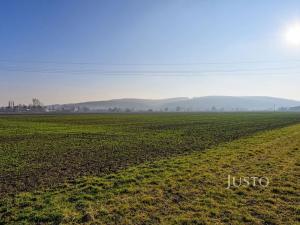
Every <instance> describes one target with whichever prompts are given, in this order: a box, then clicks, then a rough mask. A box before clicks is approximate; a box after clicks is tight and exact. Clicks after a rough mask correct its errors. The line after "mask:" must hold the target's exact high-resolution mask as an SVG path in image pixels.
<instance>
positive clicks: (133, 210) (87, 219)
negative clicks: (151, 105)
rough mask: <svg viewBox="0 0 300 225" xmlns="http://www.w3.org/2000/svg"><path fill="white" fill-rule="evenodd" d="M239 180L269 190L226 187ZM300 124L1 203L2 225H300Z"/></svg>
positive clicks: (85, 178)
mask: <svg viewBox="0 0 300 225" xmlns="http://www.w3.org/2000/svg"><path fill="white" fill-rule="evenodd" d="M228 175H232V176H235V177H240V176H247V177H251V176H256V177H268V178H269V180H270V183H269V186H268V187H262V186H253V185H250V186H242V187H239V188H231V189H226V187H227V177H228ZM299 176H300V125H294V126H290V127H287V128H282V129H278V130H273V131H267V132H264V133H260V134H257V135H255V136H253V137H248V138H242V139H239V140H236V141H233V142H231V143H228V144H223V145H221V146H219V147H216V148H212V149H210V150H207V151H205V152H198V153H191V154H189V155H185V156H177V157H173V158H170V159H165V160H160V161H157V162H153V163H146V164H142V165H140V166H135V167H129V168H127V169H125V170H122V171H120V172H118V173H113V174H110V175H107V176H104V177H84V178H81V179H78V180H76V181H74V182H71V183H66V184H64V185H61V186H60V187H58V188H55V189H49V190H44V191H40V192H31V193H21V194H18V195H16V196H15V197H7V198H6V199H3V200H2V203H1V207H0V214H1V217H0V218H1V222H2V224H10V223H11V224H41V223H45V224H59V223H63V224H77V223H87V224H158V223H162V224H291V225H292V224H293V225H294V224H299V222H300V216H299V215H300V207H299V205H300V204H299V203H300V193H299V190H300V182H299Z"/></svg>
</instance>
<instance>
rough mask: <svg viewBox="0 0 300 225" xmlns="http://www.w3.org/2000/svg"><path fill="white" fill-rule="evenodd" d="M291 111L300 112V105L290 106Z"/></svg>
mask: <svg viewBox="0 0 300 225" xmlns="http://www.w3.org/2000/svg"><path fill="white" fill-rule="evenodd" d="M289 111H294V112H300V106H296V107H290V108H289Z"/></svg>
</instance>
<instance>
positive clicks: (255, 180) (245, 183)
mask: <svg viewBox="0 0 300 225" xmlns="http://www.w3.org/2000/svg"><path fill="white" fill-rule="evenodd" d="M227 182H228V183H227V187H226V189H230V188H231V187H235V188H239V187H249V186H253V187H256V186H261V187H268V185H269V183H270V182H269V179H268V178H267V177H239V178H236V177H234V176H231V175H228V179H227Z"/></svg>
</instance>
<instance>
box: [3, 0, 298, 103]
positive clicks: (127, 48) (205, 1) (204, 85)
mask: <svg viewBox="0 0 300 225" xmlns="http://www.w3.org/2000/svg"><path fill="white" fill-rule="evenodd" d="M298 24H300V1H299V0H295V1H283V0H278V1H276V0H248V1H246V0H244V1H243V0H222V1H220V0H215V1H214V0H182V1H179V0H178V1H177V0H106V1H104V0H103V1H102V0H94V1H93V0H81V1H79V0H48V1H47V0H27V1H23V0H19V1H14V0H1V1H0V105H4V104H5V105H6V104H7V101H8V100H10V99H14V100H15V102H16V103H29V102H30V100H31V98H32V97H38V98H40V100H41V101H42V102H44V103H46V104H51V103H67V102H80V101H89V100H102V99H110V98H128V97H135V98H166V97H178V96H187V97H194V96H204V95H264V96H277V97H285V98H291V99H298V100H300V88H299V87H300V28H299V27H300V25H299V26H298ZM298 28H299V29H298ZM288 35H289V36H288ZM287 36H288V37H287ZM298 40H299V41H298Z"/></svg>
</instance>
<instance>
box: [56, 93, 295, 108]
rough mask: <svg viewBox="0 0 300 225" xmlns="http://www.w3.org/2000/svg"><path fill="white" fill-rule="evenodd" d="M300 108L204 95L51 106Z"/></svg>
mask: <svg viewBox="0 0 300 225" xmlns="http://www.w3.org/2000/svg"><path fill="white" fill-rule="evenodd" d="M299 105H300V101H295V100H290V99H283V98H274V97H263V96H253V97H233V96H206V97H196V98H185V97H182V98H170V99H158V100H154V99H134V98H128V99H113V100H107V101H93V102H82V103H75V104H64V105H55V106H52V107H55V108H74V107H75V108H88V109H89V110H93V111H101V110H109V109H112V108H118V109H120V110H131V111H145V110H153V111H264V110H274V107H275V108H276V109H279V108H291V107H296V106H299Z"/></svg>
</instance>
